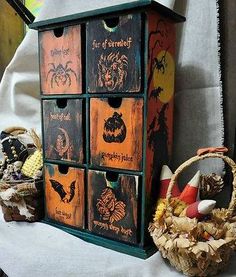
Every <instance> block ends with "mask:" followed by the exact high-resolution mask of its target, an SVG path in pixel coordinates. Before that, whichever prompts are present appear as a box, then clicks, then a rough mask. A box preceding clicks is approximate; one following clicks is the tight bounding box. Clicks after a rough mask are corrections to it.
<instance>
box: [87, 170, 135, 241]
mask: <svg viewBox="0 0 236 277" xmlns="http://www.w3.org/2000/svg"><path fill="white" fill-rule="evenodd" d="M138 191H139V188H138V177H137V176H131V175H124V174H120V175H119V176H118V179H117V181H108V179H107V178H106V172H101V171H92V170H91V171H89V182H88V228H89V230H90V231H92V232H94V233H97V234H100V235H103V236H106V237H110V238H113V239H117V240H121V241H126V242H130V243H137V242H138Z"/></svg>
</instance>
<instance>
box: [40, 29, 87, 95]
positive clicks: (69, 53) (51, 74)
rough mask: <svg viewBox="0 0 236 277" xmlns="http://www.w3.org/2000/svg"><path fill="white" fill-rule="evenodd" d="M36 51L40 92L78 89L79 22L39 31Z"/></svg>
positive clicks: (69, 91)
mask: <svg viewBox="0 0 236 277" xmlns="http://www.w3.org/2000/svg"><path fill="white" fill-rule="evenodd" d="M62 32H63V33H62ZM60 35H61V36H60ZM57 36H60V37H57ZM39 52H40V75H41V90H42V93H43V94H77V93H81V92H82V71H81V70H82V68H81V28H80V25H77V26H69V27H65V28H64V29H60V28H59V29H54V30H49V31H44V32H39Z"/></svg>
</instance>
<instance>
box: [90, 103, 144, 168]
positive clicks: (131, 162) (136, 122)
mask: <svg viewBox="0 0 236 277" xmlns="http://www.w3.org/2000/svg"><path fill="white" fill-rule="evenodd" d="M142 134H143V100H142V99H140V98H136V99H135V98H123V99H122V102H121V105H120V107H118V108H113V107H112V106H110V104H109V100H108V98H104V99H99V98H94V99H91V100H90V143H91V144H90V151H91V163H92V164H93V165H98V166H107V167H113V168H121V169H128V170H141V169H142V142H143V138H142Z"/></svg>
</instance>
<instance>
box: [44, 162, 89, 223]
mask: <svg viewBox="0 0 236 277" xmlns="http://www.w3.org/2000/svg"><path fill="white" fill-rule="evenodd" d="M44 169H45V201H46V212H47V216H48V218H50V219H53V220H55V221H57V222H60V223H64V224H67V225H71V226H73V227H79V228H83V227H84V170H83V169H78V168H73V167H66V166H65V165H55V164H54V165H53V164H45V167H44Z"/></svg>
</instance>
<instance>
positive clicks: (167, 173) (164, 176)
mask: <svg viewBox="0 0 236 277" xmlns="http://www.w3.org/2000/svg"><path fill="white" fill-rule="evenodd" d="M172 175H173V173H172V171H171V170H170V168H169V167H168V166H167V165H163V167H162V170H161V176H160V186H161V187H160V194H159V198H166V192H167V189H168V187H169V183H170V179H171V177H172ZM179 195H180V190H179V188H178V185H177V184H175V185H174V187H173V189H172V197H178V196H179Z"/></svg>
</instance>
